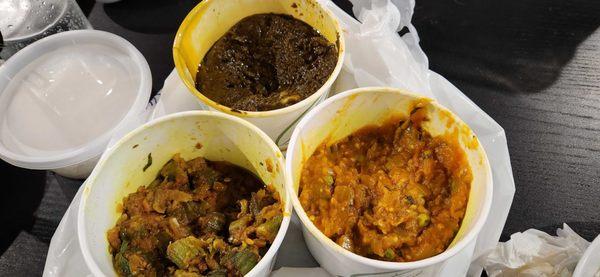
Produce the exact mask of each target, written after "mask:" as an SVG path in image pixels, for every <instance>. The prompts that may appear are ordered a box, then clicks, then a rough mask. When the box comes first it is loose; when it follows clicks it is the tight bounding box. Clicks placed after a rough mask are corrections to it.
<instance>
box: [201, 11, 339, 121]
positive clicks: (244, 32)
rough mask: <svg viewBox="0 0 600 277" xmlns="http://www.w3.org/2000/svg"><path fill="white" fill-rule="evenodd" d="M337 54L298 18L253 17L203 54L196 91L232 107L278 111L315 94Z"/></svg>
mask: <svg viewBox="0 0 600 277" xmlns="http://www.w3.org/2000/svg"><path fill="white" fill-rule="evenodd" d="M337 56H338V50H337V47H336V46H335V45H334V44H333V43H330V42H329V41H328V40H327V39H326V38H325V37H323V36H322V35H321V34H319V32H317V31H316V30H315V29H314V28H312V27H311V26H310V25H308V24H306V23H304V22H302V21H301V20H298V19H295V18H293V17H292V16H289V15H283V14H257V15H252V16H249V17H246V18H244V19H242V20H241V21H240V22H238V23H237V24H235V25H234V26H233V27H232V28H231V29H230V30H229V31H228V32H227V33H226V34H225V35H224V36H223V37H221V38H220V39H219V40H218V41H217V42H216V43H215V44H214V45H213V46H212V47H211V49H210V50H209V51H208V52H207V53H206V55H205V56H204V58H203V59H202V62H201V63H200V65H199V67H198V74H197V75H196V88H197V89H198V90H199V91H200V92H202V94H204V95H205V96H207V97H208V98H210V99H211V100H213V101H215V102H217V103H219V104H221V105H224V106H227V107H229V108H232V109H236V110H242V111H267V110H274V109H279V108H283V107H286V106H289V105H292V104H294V103H297V102H300V101H302V100H303V99H305V98H307V97H308V96H310V95H312V94H313V93H315V92H317V90H319V88H321V86H323V84H325V82H326V81H327V79H328V78H329V76H330V75H331V73H332V72H333V70H334V68H335V66H336V63H337Z"/></svg>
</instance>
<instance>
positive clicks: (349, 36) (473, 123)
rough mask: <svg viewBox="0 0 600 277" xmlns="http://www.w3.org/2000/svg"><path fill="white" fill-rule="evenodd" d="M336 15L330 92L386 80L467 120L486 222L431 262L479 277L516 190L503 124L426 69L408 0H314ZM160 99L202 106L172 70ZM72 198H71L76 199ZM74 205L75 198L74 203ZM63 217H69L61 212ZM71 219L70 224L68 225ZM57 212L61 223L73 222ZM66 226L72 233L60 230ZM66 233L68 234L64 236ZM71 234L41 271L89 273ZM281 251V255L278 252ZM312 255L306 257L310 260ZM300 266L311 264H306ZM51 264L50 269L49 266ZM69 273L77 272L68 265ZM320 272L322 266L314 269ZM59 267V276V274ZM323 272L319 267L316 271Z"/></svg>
mask: <svg viewBox="0 0 600 277" xmlns="http://www.w3.org/2000/svg"><path fill="white" fill-rule="evenodd" d="M320 2H321V3H322V4H323V5H325V6H326V7H328V8H329V9H330V10H331V11H332V12H333V13H334V14H335V15H336V16H337V17H338V18H339V20H340V23H341V25H342V28H343V29H344V30H345V39H346V58H345V63H344V68H343V69H342V71H341V73H340V75H339V77H338V79H337V81H336V83H335V84H334V87H333V88H332V93H337V92H341V91H344V90H348V89H352V88H356V87H364V86H391V87H398V88H402V89H405V90H409V91H412V92H415V93H420V94H422V95H424V96H428V97H432V98H435V99H436V100H437V101H438V102H440V103H441V104H442V105H444V106H446V107H447V108H449V109H450V110H452V111H453V112H454V113H456V114H457V115H458V116H459V117H461V119H462V120H463V121H465V122H466V123H467V124H469V126H470V127H471V129H472V130H473V131H474V132H475V133H476V134H477V136H478V138H479V141H480V142H481V144H482V145H483V147H484V149H485V150H486V152H487V155H488V159H489V161H490V165H491V167H492V172H493V181H494V192H493V195H494V196H493V201H492V207H491V211H490V214H489V216H488V220H487V222H486V224H485V226H484V227H483V229H482V230H481V232H480V234H479V236H478V238H477V241H476V242H473V243H471V244H470V245H468V246H467V247H465V249H464V250H463V251H462V252H460V253H458V254H457V255H455V256H454V257H452V258H450V259H449V260H447V261H446V262H444V263H443V264H440V265H437V266H436V268H435V269H433V270H432V271H434V272H437V275H438V276H465V275H469V276H479V275H481V270H482V267H481V266H480V265H478V264H472V263H471V262H472V261H473V260H474V259H476V258H478V257H479V256H481V255H482V254H484V253H486V251H489V250H490V249H492V248H494V247H495V246H496V244H497V242H498V239H499V238H500V234H501V232H502V229H503V227H504V223H505V222H506V218H507V216H508V211H509V210H510V206H511V204H512V200H513V196H514V193H515V186H514V180H513V176H512V168H511V165H510V158H509V154H508V147H507V143H506V136H505V134H504V130H503V129H502V128H501V127H500V126H499V125H498V124H497V123H496V122H495V121H494V120H493V119H492V118H490V117H489V116H488V115H487V114H486V113H485V112H483V111H482V110H481V109H480V108H479V107H477V105H475V104H474V103H473V102H472V101H471V100H469V99H468V98H467V97H466V96H465V95H464V94H463V93H462V92H461V91H460V90H459V89H457V88H456V87H455V86H453V85H452V84H451V83H450V82H448V80H446V79H444V78H443V77H442V76H440V75H439V74H437V73H435V72H432V71H430V70H429V69H428V60H427V56H426V55H425V54H424V53H423V51H422V50H421V48H420V47H419V45H418V42H419V37H418V34H417V32H416V29H415V28H414V26H412V25H411V24H410V20H411V17H412V14H413V9H414V4H415V3H414V0H355V1H352V2H353V3H354V5H355V6H354V11H355V13H356V14H357V18H358V19H360V20H361V21H362V22H363V23H361V22H359V21H357V20H356V19H354V18H352V17H351V16H350V15H348V14H346V13H345V12H344V11H343V10H341V9H340V8H339V7H337V6H336V5H335V4H334V3H333V2H331V1H329V0H320ZM404 27H406V28H408V30H409V33H407V34H405V35H403V36H402V37H400V36H399V35H398V34H397V33H396V31H398V30H400V29H403V28H404ZM161 94H162V96H161V98H160V99H159V101H158V103H157V104H156V108H155V110H154V112H153V114H152V118H157V117H160V116H163V115H166V114H170V113H175V112H180V111H185V110H190V109H194V107H195V109H201V108H200V106H199V105H200V104H198V103H197V101H192V100H194V99H193V97H191V94H190V93H189V92H188V91H187V89H186V87H185V85H183V83H182V82H181V81H180V80H179V79H178V78H177V73H176V72H172V73H171V75H169V77H168V78H167V80H166V81H165V86H164V87H163V90H162V91H161ZM78 201H79V199H78V197H76V198H75V199H74V202H73V203H78ZM72 205H74V204H72ZM65 217H72V215H70V214H67V215H65ZM70 222H71V223H70ZM72 222H73V220H72V221H66V220H65V219H64V218H63V222H61V226H62V225H63V223H64V224H72ZM60 228H61V227H60V226H59V230H61V231H62V230H65V232H72V229H70V228H64V229H60ZM294 228H296V229H298V228H300V226H297V225H290V228H289V229H288V233H291V232H296V233H298V232H300V230H295V229H294ZM69 237H70V239H66V238H69ZM299 239H301V236H296V237H294V241H292V240H290V241H288V240H284V242H283V245H282V247H281V248H280V250H279V251H280V253H281V252H286V253H285V254H286V255H281V257H286V259H287V260H279V259H278V261H277V265H276V268H277V267H280V266H282V267H286V266H290V265H293V266H294V267H298V266H301V265H303V262H304V263H306V260H307V259H305V258H303V257H300V256H302V255H310V253H308V251H306V249H305V248H301V247H295V246H296V245H298V244H302V242H301V241H298V240H299ZM76 244H77V242H76V234H75V233H72V234H71V235H70V236H65V235H64V234H55V237H54V238H53V239H52V242H51V245H50V251H49V256H50V253H57V252H56V251H57V249H58V250H62V249H64V250H65V251H64V252H60V253H62V257H61V258H60V259H53V260H50V259H49V260H48V262H47V263H46V269H45V271H44V276H75V275H70V274H66V272H67V269H64V267H70V266H78V267H77V269H78V270H80V271H81V272H88V271H87V269H86V268H85V264H81V265H77V263H74V262H72V261H73V260H76V259H80V258H81V257H79V256H80V255H81V254H80V253H78V251H79V250H78V249H77V248H75V247H71V248H69V246H70V245H76ZM282 254H284V253H282ZM309 260H310V259H309ZM305 266H314V265H313V264H306V265H305ZM49 269H52V270H49ZM312 270H314V269H308V271H303V270H301V269H295V270H282V271H276V272H274V273H273V274H276V275H275V276H301V277H303V276H307V275H309V274H310V273H311V272H316V271H312ZM68 272H76V271H75V270H74V269H73V268H69V269H68ZM319 272H321V271H319ZM61 273H62V274H61ZM321 273H322V272H321Z"/></svg>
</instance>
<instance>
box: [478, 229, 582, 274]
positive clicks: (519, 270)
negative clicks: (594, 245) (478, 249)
mask: <svg viewBox="0 0 600 277" xmlns="http://www.w3.org/2000/svg"><path fill="white" fill-rule="evenodd" d="M589 245H590V243H589V242H588V241H586V240H585V239H583V238H582V237H580V236H579V235H577V233H575V231H573V230H572V229H571V228H569V226H568V225H567V224H564V226H563V228H562V229H558V230H556V236H551V235H549V234H547V233H544V232H542V231H539V230H535V229H529V230H527V231H525V232H522V233H515V234H512V235H511V236H510V240H508V241H507V242H503V243H499V244H498V246H497V247H496V248H495V249H494V250H492V251H490V252H489V253H488V254H486V255H484V256H482V257H481V258H480V259H479V260H478V261H477V262H478V263H479V264H481V265H482V266H483V267H484V268H485V271H486V272H487V274H488V275H489V276H490V277H495V276H517V275H518V276H523V277H528V276H531V277H533V276H571V275H572V274H573V270H574V269H575V266H576V265H577V262H578V261H579V258H581V255H582V254H583V252H584V251H585V250H586V248H587V247H588V246H589Z"/></svg>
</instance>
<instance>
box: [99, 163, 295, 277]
mask: <svg viewBox="0 0 600 277" xmlns="http://www.w3.org/2000/svg"><path fill="white" fill-rule="evenodd" d="M122 207H123V213H122V215H121V217H120V218H119V220H118V222H117V224H116V225H115V227H114V228H112V229H110V230H109V231H108V234H107V239H108V242H109V244H110V252H111V254H112V255H113V265H114V268H115V271H116V272H117V274H118V275H119V276H215V277H216V276H243V275H244V274H246V273H248V272H249V271H250V270H251V269H252V268H253V267H254V266H255V265H256V264H257V263H258V261H259V260H260V259H261V257H262V256H263V255H264V254H265V253H266V251H267V250H268V248H269V246H270V245H271V243H272V242H273V239H274V238H275V236H276V235H277V232H278V231H279V226H280V225H281V221H282V219H283V214H282V205H281V201H280V198H279V195H278V194H277V192H276V191H275V190H274V189H273V188H272V187H271V186H265V184H264V183H263V182H262V181H261V180H260V179H258V178H257V177H256V176H254V175H253V174H252V173H250V172H248V171H247V170H245V169H243V168H241V167H238V166H235V165H232V164H229V163H226V162H215V161H208V160H205V159H203V158H201V157H199V158H195V159H192V160H189V161H185V160H183V159H181V158H180V157H179V155H175V156H174V157H173V159H171V160H170V161H169V162H168V163H167V164H166V165H164V167H163V168H162V169H161V170H160V173H159V174H158V176H157V177H156V179H155V180H154V181H153V182H152V183H150V184H149V185H148V186H142V187H140V188H139V189H138V190H137V191H136V192H134V193H131V194H129V195H128V196H127V197H125V198H124V199H123V205H122Z"/></svg>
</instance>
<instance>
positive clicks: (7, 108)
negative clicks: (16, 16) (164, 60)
mask: <svg viewBox="0 0 600 277" xmlns="http://www.w3.org/2000/svg"><path fill="white" fill-rule="evenodd" d="M150 90H151V76H150V70H149V67H148V64H147V62H146V60H145V59H144V58H143V56H142V55H141V54H140V53H139V51H137V49H135V47H134V46H133V45H131V44H130V43H129V42H127V41H126V40H125V39H123V38H121V37H119V36H116V35H114V34H110V33H106V32H102V31H95V30H82V31H70V32H65V33H60V34H56V35H52V36H49V37H47V38H44V39H42V40H39V41H37V42H35V43H33V44H31V45H29V46H27V47H26V48H24V49H23V50H21V51H20V52H18V53H17V54H15V55H14V56H12V57H11V58H10V59H9V60H8V61H6V63H5V64H4V65H3V66H2V67H1V68H0V157H2V159H4V160H6V161H7V162H9V163H12V164H14V165H17V166H21V167H25V168H31V169H57V168H62V167H66V166H71V165H75V164H78V163H80V162H83V161H86V160H88V159H90V158H94V157H96V156H98V155H100V154H101V153H102V152H103V150H104V149H105V147H106V145H107V144H108V142H109V140H110V139H111V137H112V135H113V134H114V133H115V132H117V133H118V130H119V128H122V127H123V126H125V125H128V124H129V123H128V122H130V121H132V120H137V118H139V116H140V115H141V114H142V112H143V111H144V110H145V107H146V105H147V103H148V100H149V98H150Z"/></svg>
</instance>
